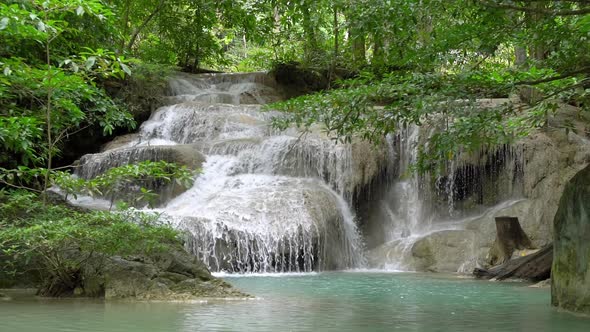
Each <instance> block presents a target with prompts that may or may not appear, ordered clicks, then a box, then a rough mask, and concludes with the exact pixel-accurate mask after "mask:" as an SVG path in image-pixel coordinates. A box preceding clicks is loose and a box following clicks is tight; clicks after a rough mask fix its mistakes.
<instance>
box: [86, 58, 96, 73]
mask: <svg viewBox="0 0 590 332" xmlns="http://www.w3.org/2000/svg"><path fill="white" fill-rule="evenodd" d="M95 63H96V57H94V56H91V57H89V58H88V59H86V63H85V64H84V66H86V70H90V69H91V68H92V67H93V66H94V64H95Z"/></svg>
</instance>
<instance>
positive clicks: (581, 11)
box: [479, 0, 590, 16]
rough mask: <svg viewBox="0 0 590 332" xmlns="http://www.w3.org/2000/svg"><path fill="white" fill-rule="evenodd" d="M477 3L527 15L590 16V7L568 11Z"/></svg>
mask: <svg viewBox="0 0 590 332" xmlns="http://www.w3.org/2000/svg"><path fill="white" fill-rule="evenodd" d="M479 3H480V4H481V5H483V6H486V7H490V8H497V9H510V10H517V11H521V12H529V13H541V14H546V15H551V16H576V15H586V14H590V7H584V8H580V9H570V10H551V9H541V8H531V7H522V6H517V5H511V4H507V3H495V2H490V1H485V0H480V1H479Z"/></svg>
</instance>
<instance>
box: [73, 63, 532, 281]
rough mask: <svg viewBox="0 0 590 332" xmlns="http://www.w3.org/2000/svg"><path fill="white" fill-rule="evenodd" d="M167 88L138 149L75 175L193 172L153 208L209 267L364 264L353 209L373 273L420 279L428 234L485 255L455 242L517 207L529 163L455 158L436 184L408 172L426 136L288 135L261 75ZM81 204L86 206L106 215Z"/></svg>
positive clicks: (89, 161) (418, 132)
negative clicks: (344, 140) (276, 123)
mask: <svg viewBox="0 0 590 332" xmlns="http://www.w3.org/2000/svg"><path fill="white" fill-rule="evenodd" d="M170 90H171V95H170V96H169V97H167V100H166V101H167V104H168V106H165V107H162V108H160V109H159V110H157V111H156V112H155V113H154V114H152V117H151V118H150V120H149V121H147V122H145V123H144V124H143V125H142V126H141V128H140V131H139V133H138V134H137V135H136V136H134V138H133V139H130V140H128V141H127V142H125V143H124V144H118V145H113V146H116V147H114V148H112V149H110V150H108V151H105V152H103V153H99V154H94V155H87V156H84V157H83V158H82V159H81V167H80V168H79V169H78V170H77V175H78V176H81V177H85V178H91V177H94V176H96V175H98V174H100V173H103V172H104V171H106V170H108V169H109V168H112V167H116V166H120V165H124V164H127V163H132V162H137V161H142V160H167V161H172V162H174V161H180V162H182V163H183V164H185V165H188V166H189V167H193V168H200V169H201V173H200V174H199V176H198V177H197V178H196V181H195V183H194V186H193V187H192V188H190V189H188V190H186V191H185V192H182V193H178V192H176V191H174V190H173V189H170V190H169V193H167V194H166V196H165V198H164V199H163V200H161V201H160V202H159V203H160V206H159V208H158V209H156V211H157V212H162V213H163V214H164V215H165V216H167V217H168V218H169V219H170V221H171V222H172V223H173V224H174V225H176V227H178V228H179V229H182V230H184V231H185V233H186V234H187V241H186V243H187V246H188V248H189V249H190V250H191V251H192V252H193V253H194V254H195V255H197V256H198V257H199V258H201V259H202V260H203V261H204V262H205V263H206V264H207V265H208V266H209V267H210V269H211V270H213V271H224V272H230V273H246V272H263V273H264V272H309V271H318V270H328V269H346V268H355V267H361V266H363V265H364V263H365V259H364V253H363V251H364V246H363V245H362V244H361V243H362V241H361V239H360V235H359V232H358V231H357V227H356V224H355V217H354V214H353V212H352V211H351V208H350V207H351V206H353V205H354V206H355V207H356V208H358V209H360V210H359V211H361V210H363V209H364V210H363V211H362V212H361V213H362V214H363V216H362V219H361V221H362V223H361V224H362V226H363V235H364V236H365V239H366V242H367V245H368V247H369V249H371V250H370V252H369V258H370V263H371V266H372V267H377V268H385V269H395V270H414V269H417V268H416V262H415V259H414V258H416V257H415V256H418V259H419V260H420V259H422V260H424V259H426V258H422V256H424V255H426V256H428V255H427V254H428V250H430V249H428V250H426V251H425V250H424V248H425V246H424V245H423V242H424V241H423V240H424V239H426V238H434V240H432V241H434V242H433V243H435V244H433V245H436V243H437V242H436V241H439V242H441V243H443V245H445V246H447V245H448V247H453V248H459V247H461V248H462V250H463V249H465V248H463V247H466V249H465V250H463V251H468V253H466V254H465V253H462V255H463V254H465V255H464V256H465V257H467V258H465V259H466V260H469V261H470V262H471V261H473V257H475V256H476V255H477V253H476V252H477V251H478V250H479V249H478V248H476V246H475V245H474V244H473V243H475V240H473V241H471V240H470V241H471V242H469V241H468V242H469V243H461V244H456V242H457V241H462V238H463V237H466V238H470V237H471V238H473V231H470V230H468V227H471V226H470V225H472V224H473V223H474V222H475V221H477V220H478V218H479V219H481V218H484V217H485V218H488V219H489V218H493V216H492V215H493V213H496V212H498V211H502V209H505V208H507V207H510V206H512V204H514V202H517V201H514V200H511V199H513V198H515V197H518V196H519V188H521V187H522V183H521V182H519V181H520V180H522V174H521V172H522V155H523V153H522V151H519V150H517V149H515V148H514V147H503V148H500V149H492V150H482V151H481V152H480V153H479V154H476V156H475V157H473V156H471V157H468V156H467V155H460V154H459V155H457V156H456V157H455V158H454V160H453V161H452V162H451V163H449V165H448V167H447V172H446V173H445V174H441V175H440V176H438V177H437V178H436V179H433V178H432V177H430V176H419V175H417V174H415V173H414V172H412V171H411V165H412V164H414V163H415V162H416V159H417V154H418V147H419V145H421V144H424V143H425V138H427V137H428V136H429V135H431V134H432V130H434V129H432V128H430V129H428V128H424V127H417V126H408V127H405V128H402V129H401V130H399V131H398V132H397V133H395V135H392V136H391V137H389V138H388V140H387V143H388V144H384V145H382V146H380V147H371V146H370V144H369V143H367V142H360V141H354V140H353V143H351V144H336V143H334V142H333V141H332V140H330V139H329V138H327V137H326V136H325V134H323V133H322V130H321V128H312V130H311V131H310V132H309V133H306V134H305V135H304V136H303V137H302V136H301V133H300V132H298V131H297V130H294V129H289V130H287V131H284V132H276V131H274V130H272V129H271V128H270V126H269V121H270V119H271V118H272V117H274V116H277V115H278V114H276V113H273V112H262V111H261V110H260V108H261V106H260V104H263V103H266V102H272V101H277V100H280V99H281V93H280V92H278V88H277V86H276V83H275V82H274V81H273V80H272V79H271V78H270V77H269V76H268V75H266V74H263V73H253V74H210V75H187V74H179V75H178V76H177V77H176V78H174V79H172V80H171V82H170ZM279 116H280V115H279ZM392 176H395V179H393V180H392V179H391V178H392ZM376 192H378V194H375V193H376ZM78 201H79V202H80V203H84V204H87V205H89V206H92V208H97V207H100V206H101V205H102V206H105V208H108V206H109V205H110V202H108V201H100V200H88V199H87V198H85V197H82V198H81V200H80V197H79V199H78ZM502 202H505V203H502ZM506 202H507V203H506ZM499 203H502V204H500V205H496V204H499ZM363 204H364V205H366V206H367V207H369V208H366V207H364V208H363V206H364V205H363ZM486 209H487V210H486ZM365 210H368V212H367V211H365ZM449 231H450V232H449ZM452 231H458V233H453V232H452ZM461 231H465V232H464V233H460V232H461ZM445 232H446V233H445ZM470 232H471V233H470ZM437 236H438V237H437ZM447 236H449V237H451V238H452V240H449V238H448V237H447ZM453 241H455V242H453ZM421 242H422V245H421V246H420V245H418V244H420V243H421ZM451 242H453V243H451ZM417 245H418V246H417ZM467 247H468V248H467ZM435 250H436V249H435ZM425 252H426V254H425ZM421 255H422V256H421ZM462 257H463V256H462ZM427 260H430V258H428V259H427ZM460 264H462V262H461V263H459V264H457V266H458V265H460ZM470 264H471V263H470ZM422 265H424V264H422ZM449 266H450V265H449ZM457 266H454V267H451V268H450V269H454V270H456V269H457ZM461 266H463V267H462V268H465V269H467V267H466V266H468V264H462V265H461ZM445 268H448V266H447V267H445ZM418 269H419V268H418ZM424 269H427V267H424Z"/></svg>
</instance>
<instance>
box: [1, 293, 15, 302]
mask: <svg viewBox="0 0 590 332" xmlns="http://www.w3.org/2000/svg"><path fill="white" fill-rule="evenodd" d="M10 300H12V298H11V297H10V296H8V295H6V294H4V293H2V292H0V301H10Z"/></svg>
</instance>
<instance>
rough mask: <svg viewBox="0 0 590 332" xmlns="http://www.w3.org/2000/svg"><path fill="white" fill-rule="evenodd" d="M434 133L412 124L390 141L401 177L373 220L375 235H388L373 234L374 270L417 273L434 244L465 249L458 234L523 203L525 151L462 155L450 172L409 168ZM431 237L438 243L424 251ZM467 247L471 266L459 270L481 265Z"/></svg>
mask: <svg viewBox="0 0 590 332" xmlns="http://www.w3.org/2000/svg"><path fill="white" fill-rule="evenodd" d="M431 134H432V133H431V132H429V131H428V129H427V128H420V127H417V126H408V127H404V128H401V129H400V130H398V132H397V133H396V134H395V136H394V137H390V144H391V147H392V149H393V150H394V151H395V153H396V155H397V158H396V164H397V170H398V174H399V175H398V178H397V179H396V180H394V181H392V183H391V184H388V185H387V186H386V188H387V189H386V190H385V191H384V194H383V196H382V197H381V198H380V200H379V204H378V206H377V208H376V212H375V213H374V216H372V219H371V221H370V222H372V223H374V224H377V225H379V226H377V227H376V226H374V225H373V226H372V229H371V232H372V233H380V232H382V233H383V235H381V236H376V237H375V236H373V238H377V240H376V241H373V242H374V243H370V245H371V248H372V250H370V252H369V260H370V264H371V266H372V267H374V268H379V269H386V270H414V269H416V268H417V267H416V266H417V265H420V264H418V263H416V260H418V261H420V260H421V259H422V260H424V259H425V260H432V259H431V257H430V256H429V255H431V254H432V253H431V252H430V251H431V249H430V248H431V247H430V246H436V245H437V243H442V245H443V246H447V245H448V246H450V247H456V248H459V247H461V246H463V245H464V244H457V243H452V242H453V241H456V240H457V239H460V236H457V235H456V234H460V233H459V232H457V233H454V232H453V231H466V230H467V227H471V226H470V225H472V224H473V223H474V222H477V221H479V220H483V219H486V220H493V216H494V215H495V214H496V213H499V212H500V211H504V210H506V209H508V208H510V207H511V206H513V205H514V204H516V203H518V202H520V200H519V199H518V198H519V197H522V182H521V181H522V173H521V172H522V165H523V152H522V151H521V150H519V149H518V148H514V147H507V146H505V147H501V148H500V149H496V150H489V151H488V150H485V149H483V150H482V151H481V152H480V153H479V155H478V154H475V156H474V155H471V154H461V155H458V156H456V157H455V158H454V159H453V160H451V161H450V162H449V164H448V166H447V172H446V174H442V175H439V176H437V177H436V178H433V177H431V176H430V175H424V176H420V175H419V174H417V173H414V172H412V171H411V170H410V166H411V165H412V164H413V163H415V162H416V161H417V156H418V148H419V145H420V144H422V143H423V142H424V141H425V139H426V138H427V137H428V136H429V135H431ZM449 231H450V232H449ZM466 234H468V235H469V236H471V235H472V234H471V233H469V232H468V231H467V233H466ZM433 236H434V237H433ZM437 236H438V237H437ZM369 237H371V236H369ZM430 237H433V238H434V240H432V241H430V240H428V241H430V242H428V243H429V244H428V250H427V251H426V252H421V250H422V249H421V248H424V246H422V247H421V246H418V247H416V245H417V244H418V243H419V242H420V241H423V240H424V239H428V238H430ZM437 241H438V242H437ZM433 243H434V244H433ZM468 246H469V248H461V251H462V254H463V255H464V256H465V257H466V258H465V259H466V260H468V261H469V262H464V263H462V264H461V266H458V267H455V268H454V271H457V270H462V269H466V268H465V267H466V266H472V265H473V264H477V262H476V260H477V257H476V256H477V255H478V253H477V251H478V249H477V248H474V247H473V245H471V244H470V245H468ZM415 256H416V257H418V258H417V259H416V257H415ZM424 257H426V258H424ZM423 265H424V264H423ZM418 269H419V267H418Z"/></svg>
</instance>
